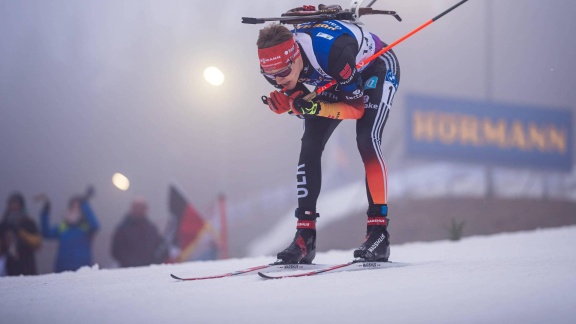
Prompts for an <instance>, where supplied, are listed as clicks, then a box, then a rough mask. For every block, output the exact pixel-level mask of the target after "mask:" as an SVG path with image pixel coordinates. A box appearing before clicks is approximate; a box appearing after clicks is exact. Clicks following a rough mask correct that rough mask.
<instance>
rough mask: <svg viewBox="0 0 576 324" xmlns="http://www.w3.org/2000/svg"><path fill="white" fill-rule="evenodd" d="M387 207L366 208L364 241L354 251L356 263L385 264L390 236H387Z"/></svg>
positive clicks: (388, 251)
mask: <svg viewBox="0 0 576 324" xmlns="http://www.w3.org/2000/svg"><path fill="white" fill-rule="evenodd" d="M387 212H388V207H387V205H376V206H372V207H370V208H368V212H367V214H368V225H367V227H366V240H365V241H364V243H362V245H361V246H360V247H359V248H358V249H356V250H355V251H354V258H355V259H356V260H357V261H368V262H387V261H388V257H390V234H388V230H387V228H388V218H386V216H387V214H388V213H387Z"/></svg>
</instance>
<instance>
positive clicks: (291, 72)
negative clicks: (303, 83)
mask: <svg viewBox="0 0 576 324" xmlns="http://www.w3.org/2000/svg"><path fill="white" fill-rule="evenodd" d="M300 71H302V58H301V57H298V58H296V60H294V62H292V64H291V65H290V66H288V67H286V68H282V69H278V70H275V71H270V72H269V73H267V74H270V75H273V76H274V80H275V81H276V83H278V84H279V85H281V86H282V87H283V88H286V89H287V90H292V89H294V87H296V83H298V78H299V76H300ZM286 73H288V74H286Z"/></svg>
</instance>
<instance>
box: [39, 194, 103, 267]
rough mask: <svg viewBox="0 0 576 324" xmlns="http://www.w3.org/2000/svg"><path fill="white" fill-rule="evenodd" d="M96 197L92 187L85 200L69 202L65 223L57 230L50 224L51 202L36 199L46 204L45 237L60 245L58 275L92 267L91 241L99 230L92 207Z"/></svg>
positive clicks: (41, 214)
mask: <svg viewBox="0 0 576 324" xmlns="http://www.w3.org/2000/svg"><path fill="white" fill-rule="evenodd" d="M93 195H94V189H93V188H92V187H89V188H88V190H87V191H86V193H85V194H84V195H83V196H73V197H72V198H70V200H69V202H68V210H67V211H66V212H65V214H64V219H63V220H62V221H61V222H60V223H59V224H58V225H54V226H52V225H51V224H50V200H49V199H48V197H47V196H46V195H45V194H41V195H38V196H37V197H36V199H37V200H38V201H43V202H44V207H43V208H42V212H41V213H40V219H41V227H42V235H43V236H44V237H45V238H47V239H57V240H58V241H59V242H58V243H59V244H58V252H57V256H56V264H55V271H56V272H62V271H75V270H78V269H79V268H80V267H83V266H91V265H92V240H93V238H94V235H95V234H96V232H97V231H98V229H99V228H100V225H99V224H98V220H97V219H96V215H95V214H94V212H93V211H92V208H91V207H90V203H89V199H90V198H91V197H92V196H93Z"/></svg>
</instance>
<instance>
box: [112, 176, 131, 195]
mask: <svg viewBox="0 0 576 324" xmlns="http://www.w3.org/2000/svg"><path fill="white" fill-rule="evenodd" d="M112 183H113V184H114V185H115V186H116V188H118V189H120V190H123V191H125V190H128V188H130V180H128V178H126V176H125V175H123V174H122V173H114V175H113V176H112Z"/></svg>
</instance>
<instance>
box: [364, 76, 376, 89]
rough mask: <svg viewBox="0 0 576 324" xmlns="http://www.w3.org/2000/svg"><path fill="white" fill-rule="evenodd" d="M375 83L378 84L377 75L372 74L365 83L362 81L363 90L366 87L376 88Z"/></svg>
mask: <svg viewBox="0 0 576 324" xmlns="http://www.w3.org/2000/svg"><path fill="white" fill-rule="evenodd" d="M376 84H378V77H377V76H373V77H371V78H370V79H368V80H367V81H366V82H365V83H364V90H366V89H375V88H376Z"/></svg>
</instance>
